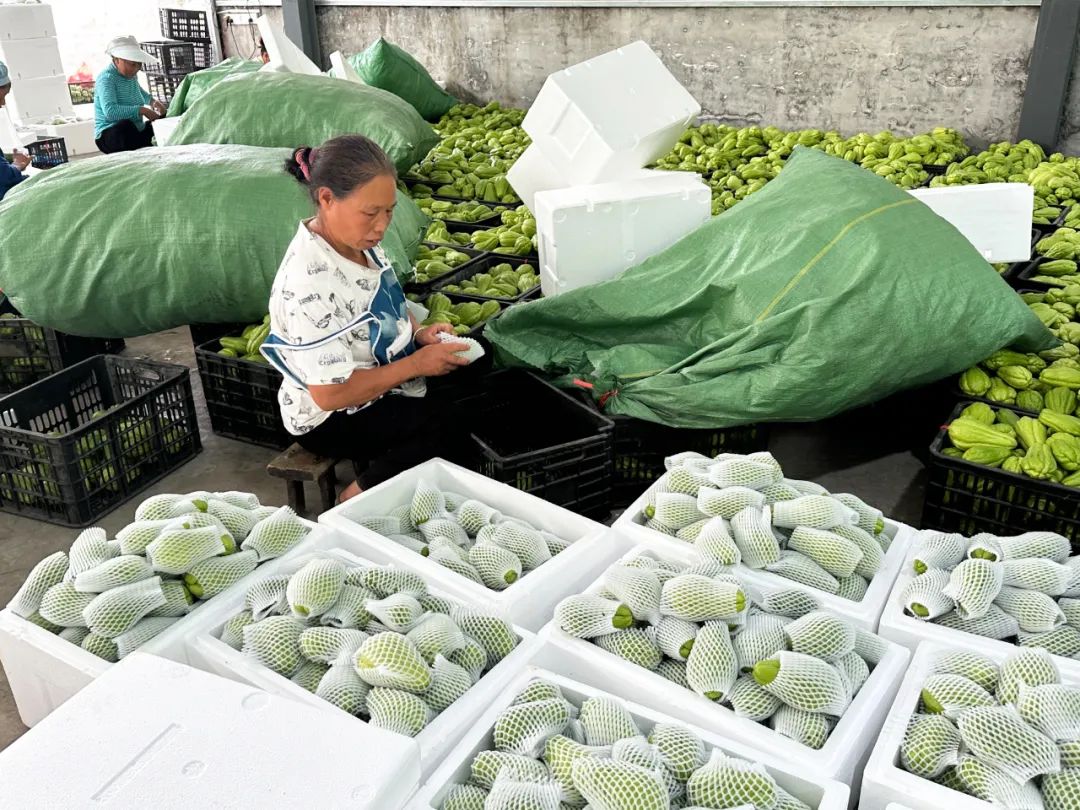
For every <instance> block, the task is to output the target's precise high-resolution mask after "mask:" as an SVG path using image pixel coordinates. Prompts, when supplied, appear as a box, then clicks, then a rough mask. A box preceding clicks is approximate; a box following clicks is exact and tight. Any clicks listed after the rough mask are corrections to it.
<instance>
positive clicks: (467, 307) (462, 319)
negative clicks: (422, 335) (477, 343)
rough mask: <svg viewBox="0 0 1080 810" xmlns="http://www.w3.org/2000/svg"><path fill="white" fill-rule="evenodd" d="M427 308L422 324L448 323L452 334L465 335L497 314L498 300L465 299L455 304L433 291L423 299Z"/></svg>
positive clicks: (498, 308)
mask: <svg viewBox="0 0 1080 810" xmlns="http://www.w3.org/2000/svg"><path fill="white" fill-rule="evenodd" d="M424 306H426V307H427V308H428V313H429V314H428V316H427V318H425V319H424V323H423V325H424V326H430V325H431V324H433V323H448V324H450V325H451V326H453V327H454V334H457V335H467V334H469V333H470V332H471V331H473V330H474V329H476V327H478V326H480V325H481V324H483V323H485V322H486V321H488V320H490V319H491V318H493V317H495V316H496V315H498V314H499V310H500V309H501V308H500V307H499V302H498V301H485V302H484V303H482V304H480V303H477V302H476V301H466V302H465V303H461V304H455V303H452V302H451V301H450V299H449V298H447V297H446V296H445V295H443V294H442V293H433V294H432V295H430V296H428V298H427V300H426V301H424Z"/></svg>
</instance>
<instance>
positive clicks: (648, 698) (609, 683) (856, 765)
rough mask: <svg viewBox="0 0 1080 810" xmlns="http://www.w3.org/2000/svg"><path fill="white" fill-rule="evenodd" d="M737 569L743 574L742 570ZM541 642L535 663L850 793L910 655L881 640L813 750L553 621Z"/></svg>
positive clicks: (662, 553)
mask: <svg viewBox="0 0 1080 810" xmlns="http://www.w3.org/2000/svg"><path fill="white" fill-rule="evenodd" d="M639 555H651V556H653V557H655V558H659V559H668V560H672V561H675V562H679V563H682V564H689V563H691V562H693V561H694V560H695V559H696V557H695V556H694V554H693V549H692V548H689V547H688V551H679V550H677V549H672V548H658V547H656V546H654V545H650V544H647V543H643V544H641V545H638V546H636V547H635V548H633V549H631V550H630V551H629V552H627V553H626V555H625V556H624V557H623V559H630V558H633V557H636V556H639ZM738 573H739V575H740V576H741V575H742V572H738ZM602 584H603V578H602V577H600V578H598V579H597V580H596V581H595V582H594V583H593V584H592V585H591V586H590V587H589V588H588V589H587V590H586V591H585V592H586V593H595V592H597V591H598V590H599V589H600V588H601V586H602ZM826 609H828V608H826ZM540 640H541V641H542V642H543V643H544V646H543V647H542V648H541V650H540V652H539V654H538V655H537V656H536V664H537V665H538V666H543V667H547V668H549V669H553V670H555V671H558V672H561V673H563V674H565V675H567V676H568V677H571V678H575V679H577V680H581V681H584V682H585V683H592V684H598V683H602V684H605V686H606V687H607V688H609V689H610V690H611V692H612V694H614V695H617V696H618V697H622V698H626V699H628V700H632V701H635V702H638V703H641V704H643V705H645V706H649V707H656V708H658V709H661V710H663V711H665V712H667V713H668V714H670V715H671V716H672V717H675V718H676V719H678V720H680V721H682V722H686V723H693V724H697V725H701V726H704V727H705V728H722V729H723V730H724V733H725V734H726V735H729V736H730V737H731V739H733V740H737V741H739V742H743V743H745V744H747V745H750V746H752V747H754V748H757V749H758V750H761V751H769V752H773V753H775V754H776V755H777V756H778V757H782V758H784V759H785V760H789V761H791V762H798V763H801V764H804V765H807V766H809V767H811V768H812V769H813V771H814V772H815V773H817V774H819V775H821V776H823V777H828V778H830V779H836V780H838V781H840V782H843V783H844V784H847V785H850V786H851V788H852V795H853V796H855V795H857V794H858V791H857V789H856V788H857V785H858V779H859V774H860V773H861V771H862V766H863V765H864V764H865V762H866V758H867V757H868V756H869V755H870V748H871V747H872V745H873V742H874V740H875V739H876V738H877V733H878V731H879V729H880V728H881V725H882V723H883V722H884V719H885V713H886V711H887V709H888V705H889V703H890V702H891V701H892V699H893V697H894V696H895V694H896V690H897V688H898V687H899V685H900V680H901V678H902V677H903V674H904V670H905V669H906V667H907V662H908V658H909V652H908V650H907V649H906V648H904V647H901V646H900V645H899V644H896V643H894V642H891V641H888V640H887V639H886V640H885V641H886V644H887V647H888V648H887V650H886V652H885V655H884V656H883V657H882V659H881V660H880V661H879V662H878V663H877V665H876V666H875V667H874V669H873V671H871V673H870V677H869V678H867V680H866V682H865V683H864V684H863V686H862V688H861V689H860V690H859V692H858V694H856V695H855V697H854V698H853V700H852V702H851V705H850V706H848V709H847V711H846V712H845V713H844V716H843V717H841V718H840V719H839V721H838V722H837V724H836V727H835V728H834V729H833V731H832V734H831V735H830V736H829V739H828V740H827V741H826V742H825V745H824V746H822V748H821V749H820V750H817V751H815V750H813V749H811V748H808V747H806V746H804V745H801V744H799V743H797V742H795V741H794V740H791V739H789V738H787V737H784V736H782V735H780V734H777V733H776V732H775V731H773V730H772V729H770V728H769V727H768V726H765V725H762V724H761V723H756V722H754V721H753V720H749V719H747V718H745V717H738V716H736V715H735V712H733V711H732V710H731V709H728V708H726V707H724V706H721V705H718V704H716V703H714V702H712V701H711V700H708V699H706V698H704V697H702V696H701V695H698V694H695V693H694V692H691V691H690V690H688V689H684V688H683V687H681V686H678V685H677V684H674V683H672V682H671V681H668V680H667V679H666V678H664V677H663V676H662V675H657V674H656V673H655V672H651V671H649V670H647V669H644V668H643V667H639V666H638V665H636V664H633V663H631V662H629V661H626V660H625V659H623V658H620V657H618V656H616V655H613V654H611V653H608V652H606V651H604V650H601V649H600V648H599V647H597V646H596V645H595V644H592V643H590V642H588V641H585V640H583V639H579V638H575V637H573V636H570V635H569V634H567V633H565V632H564V631H563V630H562V629H561V628H559V627H558V626H557V625H556V624H555V622H554V620H553V621H551V622H550V623H549V624H548V626H547V627H545V628H544V630H543V631H542V632H541V634H540Z"/></svg>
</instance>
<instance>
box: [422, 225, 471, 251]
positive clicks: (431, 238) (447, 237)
mask: <svg viewBox="0 0 1080 810" xmlns="http://www.w3.org/2000/svg"><path fill="white" fill-rule="evenodd" d="M424 241H425V242H434V243H436V244H439V245H458V246H459V247H468V246H469V245H471V244H472V238H471V237H470V236H469V234H467V233H450V231H448V230H447V229H446V223H445V222H442V221H440V220H435V221H434V222H432V223H431V225H429V226H428V229H427V233H426V234H425V236H424Z"/></svg>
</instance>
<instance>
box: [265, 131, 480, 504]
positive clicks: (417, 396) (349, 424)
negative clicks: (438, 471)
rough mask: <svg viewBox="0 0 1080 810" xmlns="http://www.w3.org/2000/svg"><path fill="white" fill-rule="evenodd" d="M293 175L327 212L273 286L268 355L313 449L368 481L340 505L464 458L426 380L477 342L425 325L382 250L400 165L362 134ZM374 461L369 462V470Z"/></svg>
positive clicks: (299, 242)
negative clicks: (411, 473)
mask: <svg viewBox="0 0 1080 810" xmlns="http://www.w3.org/2000/svg"><path fill="white" fill-rule="evenodd" d="M285 168H286V171H288V172H290V173H291V174H292V175H293V176H295V177H296V179H297V180H299V181H300V182H301V183H303V184H304V185H305V186H307V187H308V189H309V192H310V194H311V199H312V201H313V202H314V203H315V205H316V208H317V211H316V214H315V216H314V217H313V218H311V219H308V220H305V221H303V222H301V223H300V226H299V228H298V229H297V232H296V236H295V237H294V238H293V240H292V242H291V244H290V245H289V248H288V250H287V251H286V253H285V258H284V259H283V260H282V262H281V266H280V267H279V269H278V273H277V277H276V278H275V280H274V285H273V287H272V289H271V292H270V327H271V328H270V334H269V337H268V338H267V342H266V343H265V344H264V345H263V347H262V351H263V354H264V356H265V357H266V358H267V360H269V361H270V363H271V364H272V365H273V366H274V367H275V368H277V369H278V370H279V371H280V372H281V373H282V374H283V375H284V378H285V379H284V381H283V382H282V385H281V389H280V392H279V394H278V403H279V405H280V407H281V415H282V419H283V421H284V423H285V427H286V429H287V430H288V431H289V432H290V433H291V434H293V435H294V436H295V437H296V441H297V442H298V443H299V444H300V445H301V446H302V447H304V448H305V449H306V450H309V451H310V452H312V453H317V454H319V455H322V456H329V457H339V458H340V457H345V458H349V459H352V461H353V463H354V465H355V466H356V467H357V475H358V478H357V480H356V481H355V482H354V483H352V484H350V485H349V486H348V487H346V489H345V491H344V492H342V493H341V500H345V499H347V498H350V497H353V496H354V495H357V494H359V492H360V491H361V488H363V487H371V486H374V485H375V484H378V483H379V482H380V481H383V480H386V479H387V478H390V477H392V476H393V475H395V474H397V473H398V472H400V471H402V470H405V469H407V468H409V467H411V466H414V465H415V464H417V463H419V462H421V461H423V460H426V459H428V458H431V457H432V456H436V455H442V456H444V457H453V456H455V455H457V444H456V442H457V441H460V439H458V440H455V438H454V436H455V434H456V435H458V436H459V437H460V436H461V435H462V432H461V431H460V430H458V431H455V430H453V429H450V428H449V427H448V426H447V427H444V424H445V417H446V416H447V411H448V410H449V409H448V408H447V407H446V406H445V405H441V404H440V403H437V402H433V401H431V400H429V399H427V398H425V394H426V384H425V380H424V378H425V377H435V376H440V375H443V374H448V373H449V372H451V371H454V370H455V369H458V368H460V367H461V366H465V365H468V360H466V359H465V358H464V357H462V356H460V355H459V354H458V353H459V352H463V351H466V350H468V349H469V346H468V344H465V343H461V342H458V341H447V340H445V338H444V339H442V340H440V337H439V335H440V334H441V333H448V334H451V335H452V334H453V327H452V326H450V325H449V324H433V325H431V326H426V327H421V326H420V325H419V324H418V323H417V322H416V319H415V318H414V317H413V316H412V315H411V314H410V312H409V310H408V304H407V302H406V300H405V294H404V292H403V291H402V289H401V286H400V285H399V284H398V282H397V279H396V277H395V275H394V270H393V267H392V266H391V264H390V261H389V260H388V259H387V257H386V255H385V254H384V253H383V250H382V248H381V247H380V246H379V242H380V241H381V240H382V238H383V236H384V234H385V233H386V230H387V228H388V227H389V226H390V219H391V217H392V216H393V213H394V205H395V202H396V199H397V173H396V172H395V170H394V164H393V163H392V162H391V161H390V159H389V158H388V157H387V156H386V155H385V153H383V151H382V150H381V149H380V148H379V147H378V146H377V145H376V144H375V143H373V142H372V141H371V140H369V139H368V138H365V137H364V136H362V135H345V136H341V137H338V138H333V139H331V140H329V141H327V142H326V143H325V144H323V145H322V146H321V147H319V148H317V149H311V148H307V147H305V148H301V149H297V150H296V152H295V153H294V154H293V156H292V157H291V158H290V159H289V160H288V161H286V165H285ZM365 464H366V469H363V472H361V469H362V468H363V467H364V465H365Z"/></svg>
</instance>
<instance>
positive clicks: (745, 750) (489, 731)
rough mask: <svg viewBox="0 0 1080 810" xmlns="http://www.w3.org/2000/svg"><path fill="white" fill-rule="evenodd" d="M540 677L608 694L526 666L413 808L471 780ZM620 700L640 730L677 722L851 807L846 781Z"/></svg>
mask: <svg viewBox="0 0 1080 810" xmlns="http://www.w3.org/2000/svg"><path fill="white" fill-rule="evenodd" d="M538 678H539V679H541V680H545V681H548V682H549V683H553V684H555V685H557V686H558V687H559V688H560V689H561V690H562V693H563V695H564V696H565V697H566V698H567V699H568V700H570V702H571V703H574V704H575V705H576V706H578V707H580V705H581V703H582V702H583V701H585V700H588V699H589V698H594V697H601V696H605V695H610V694H612V693H610V692H608V691H607V690H605V689H603V688H597V686H595V685H591V684H587V683H583V682H581V681H577V680H574V679H572V678H570V677H567V676H566V675H563V674H562V673H559V672H557V671H551V670H547V669H543V668H539V667H536V666H530V667H527V668H526V669H525V670H524V671H523V672H521V673H520V674H519V675H518V676H517V677H516V678H515V679H514V680H513V681H512V682H511V683H510V684H508V685H507V686H506V687H505V688H504V690H503V691H502V693H501V694H500V695H499V696H498V697H497V698H495V699H494V700H493V701H492V703H491V704H490V706H489V708H488V709H487V711H485V712H484V714H483V716H481V717H480V718H479V719H478V720H477V721H476V722H475V723H474V724H473V726H472V728H471V729H470V730H469V733H468V734H467V735H466V736H465V738H464V739H463V740H462V741H461V743H460V744H459V745H458V746H457V747H456V748H455V749H454V751H453V752H451V754H450V755H449V756H448V757H447V758H446V761H445V762H443V764H442V765H441V766H440V767H439V769H438V770H437V771H436V772H435V773H434V774H432V776H431V777H430V778H429V779H428V780H427V782H426V783H425V784H424V785H422V786H421V788H420V790H419V792H418V793H417V794H416V796H415V797H414V798H413V801H412V802H411V803H410V805H409V806H410V808H411V809H412V810H439V808H441V807H442V803H443V800H444V799H445V798H446V793H447V791H448V790H449V789H450V787H451V786H452V785H455V784H463V783H465V782H467V781H469V777H470V764H471V763H472V760H473V758H474V757H475V756H476V755H477V754H478V753H480V752H481V751H485V750H491V749H494V742H493V730H494V726H495V721H496V720H497V719H498V717H499V715H500V714H501V713H502V712H503V711H504V710H505V709H506V708H507V707H508V706H509V705H510V704H511V703H513V701H514V698H515V697H517V695H518V693H520V692H521V690H522V689H524V688H525V686H527V685H528V684H529V683H530V682H531V681H533V680H535V679H538ZM622 702H623V703H624V705H625V706H626V708H627V710H628V711H629V712H630V715H631V717H633V719H634V722H635V723H636V724H637V725H638V728H639V729H640V730H642V731H646V730H651V728H652V727H653V726H655V725H657V724H660V723H679V724H680V725H683V726H685V727H686V728H687V729H688V730H690V731H691V732H693V733H694V734H696V735H697V736H698V737H700V738H701V739H702V740H703V741H704V742H705V744H706V745H708V746H709V747H711V748H719V749H721V750H722V751H724V752H725V753H727V754H730V755H731V756H734V757H740V758H742V759H746V760H750V761H751V762H760V763H761V764H762V765H764V766H765V768H766V769H767V770H768V771H769V773H770V774H771V775H772V776H773V778H774V779H776V781H777V783H778V784H779V785H780V787H782V788H784V789H785V790H787V791H788V792H789V793H791V794H792V795H793V796H795V797H796V798H798V799H801V800H802V801H804V802H806V803H807V804H809V805H810V806H811V807H814V808H817V810H843V809H844V808H846V807H847V806H848V801H849V789H848V787H847V785H844V784H841V783H840V782H837V781H835V780H832V779H825V778H822V777H821V776H820V775H818V774H815V773H814V772H812V771H810V770H809V769H807V768H806V767H805V766H802V765H801V764H800V763H793V762H789V761H786V760H784V759H782V758H781V757H780V756H778V755H774V754H772V753H771V752H769V751H768V750H767V749H755V748H752V747H750V746H748V745H745V744H744V743H741V742H738V741H736V740H733V739H731V738H729V737H728V736H727V735H726V734H724V733H723V732H722V731H720V730H711V729H707V728H704V727H702V726H700V725H698V724H696V723H688V722H685V721H682V720H679V719H677V718H674V717H672V716H670V715H668V714H666V713H664V712H663V711H662V710H660V709H653V708H651V707H648V706H644V705H641V704H639V703H635V702H633V701H629V700H625V699H623V700H622Z"/></svg>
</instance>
